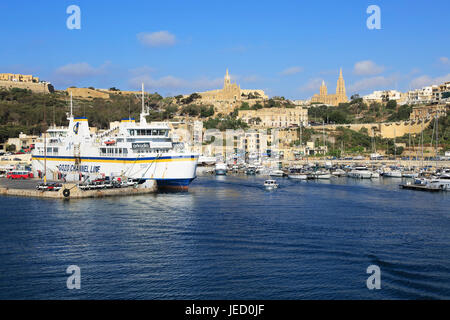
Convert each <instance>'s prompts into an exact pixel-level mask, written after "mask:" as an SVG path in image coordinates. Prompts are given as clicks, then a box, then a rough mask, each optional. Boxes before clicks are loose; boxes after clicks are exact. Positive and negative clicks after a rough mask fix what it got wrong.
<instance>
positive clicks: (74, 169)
mask: <svg viewBox="0 0 450 320" xmlns="http://www.w3.org/2000/svg"><path fill="white" fill-rule="evenodd" d="M72 109H73V107H72V98H71V105H70V113H69V114H68V117H67V119H68V120H69V126H68V127H60V128H51V129H49V130H47V132H46V134H45V135H44V136H43V137H42V138H41V139H40V141H38V142H37V143H36V145H35V149H34V151H33V154H32V166H33V172H34V174H35V175H36V176H41V177H42V176H43V175H44V172H46V175H47V177H50V175H52V176H53V177H77V178H78V177H79V179H77V180H83V179H84V180H87V179H89V178H90V177H92V176H99V175H101V176H107V177H114V176H122V177H127V178H131V179H135V180H140V181H141V182H145V181H146V180H155V181H156V182H157V184H158V187H177V188H178V187H180V188H187V186H188V185H189V184H190V183H191V181H192V180H194V179H195V177H196V168H197V162H198V158H199V155H198V154H196V153H190V152H188V151H186V150H185V148H184V144H182V143H177V142H174V141H173V140H172V137H171V134H170V133H171V128H170V126H169V124H168V123H165V122H152V123H147V121H146V116H147V115H148V114H149V109H148V107H146V106H145V105H144V86H142V112H141V114H140V121H139V123H136V121H135V120H134V119H131V118H129V119H122V120H121V122H120V124H119V125H118V126H117V127H114V128H111V129H110V130H107V131H106V132H104V133H102V134H91V132H90V130H89V124H88V119H87V118H85V117H74V116H73V112H72ZM67 180H68V179H67Z"/></svg>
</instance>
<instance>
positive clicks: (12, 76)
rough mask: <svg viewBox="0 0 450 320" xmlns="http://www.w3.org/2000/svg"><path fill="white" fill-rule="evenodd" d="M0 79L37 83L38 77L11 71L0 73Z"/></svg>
mask: <svg viewBox="0 0 450 320" xmlns="http://www.w3.org/2000/svg"><path fill="white" fill-rule="evenodd" d="M0 80H1V81H15V82H34V83H38V82H39V78H38V77H33V76H32V75H23V74H13V73H0Z"/></svg>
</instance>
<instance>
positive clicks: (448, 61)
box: [439, 57, 450, 66]
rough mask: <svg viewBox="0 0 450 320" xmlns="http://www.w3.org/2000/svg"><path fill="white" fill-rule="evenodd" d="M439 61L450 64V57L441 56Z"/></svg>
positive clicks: (446, 64)
mask: <svg viewBox="0 0 450 320" xmlns="http://www.w3.org/2000/svg"><path fill="white" fill-rule="evenodd" d="M439 62H440V63H442V64H443V65H445V66H450V59H449V58H447V57H440V58H439Z"/></svg>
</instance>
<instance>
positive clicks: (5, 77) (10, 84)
mask: <svg viewBox="0 0 450 320" xmlns="http://www.w3.org/2000/svg"><path fill="white" fill-rule="evenodd" d="M0 87H1V88H6V89H12V88H19V89H27V90H31V91H33V92H37V93H49V92H53V91H54V88H53V86H52V85H51V84H50V83H48V82H43V81H40V80H39V78H38V77H33V76H32V75H23V74H13V73H0Z"/></svg>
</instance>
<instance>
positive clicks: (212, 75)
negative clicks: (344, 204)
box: [0, 0, 450, 99]
mask: <svg viewBox="0 0 450 320" xmlns="http://www.w3.org/2000/svg"><path fill="white" fill-rule="evenodd" d="M71 5H76V6H78V7H79V8H80V13H81V14H80V22H81V23H80V29H69V28H68V27H67V20H68V19H70V21H71V22H73V21H75V20H72V19H71V16H72V13H73V12H72V11H70V13H67V8H68V7H69V6H71ZM370 5H376V6H378V7H379V9H380V25H381V28H380V29H369V28H368V26H367V20H368V19H370V22H373V21H374V20H372V19H371V16H372V15H373V12H372V11H371V12H370V13H367V9H368V7H369V6H370ZM0 35H1V38H0V39H1V42H0V43H1V45H0V73H22V74H33V75H35V76H38V77H40V78H41V79H43V80H46V81H49V82H51V83H52V84H53V85H54V87H55V88H56V89H66V88H67V87H69V86H77V87H90V86H92V87H95V88H110V87H116V88H119V89H121V90H140V86H141V83H142V82H143V83H144V84H145V87H146V91H150V92H158V93H160V94H162V95H163V96H172V95H178V94H188V93H192V92H201V91H205V90H211V89H218V88H221V87H222V86H223V77H224V74H225V71H226V69H227V68H228V69H229V72H230V75H231V78H232V80H233V81H236V82H237V83H238V84H240V86H241V88H242V89H263V90H265V91H266V93H267V94H268V95H269V96H271V97H272V96H284V97H286V98H289V99H307V98H310V97H311V96H312V95H313V94H314V93H318V91H319V86H320V84H321V82H322V81H325V83H326V84H327V86H328V92H329V93H334V92H335V89H336V81H337V78H338V75H339V69H340V68H342V70H343V75H344V79H345V82H346V88H347V95H348V96H351V95H352V94H355V93H358V94H360V95H363V94H368V93H370V92H372V91H374V90H387V89H394V90H399V91H407V90H411V89H416V88H421V87H423V86H426V85H431V84H437V83H441V82H443V81H450V1H448V0H433V1H423V0H395V1H393V0H386V1H385V0H383V1H382V0H371V1H361V0H346V1H335V0H322V1H302V0H295V1H294V0H292V1H284V0H277V1H274V0H272V1H266V0H258V1H253V0H240V1H234V0H226V1H224V0H220V1H217V0H209V1H202V0H179V1H171V0H165V1H153V0H145V1H144V0H142V1H137V0H128V1H122V0H110V1H105V0H90V1H75V0H73V1H65V0H53V1H50V0H47V1H46V0H41V1H32V0H24V1H2V2H0Z"/></svg>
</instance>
